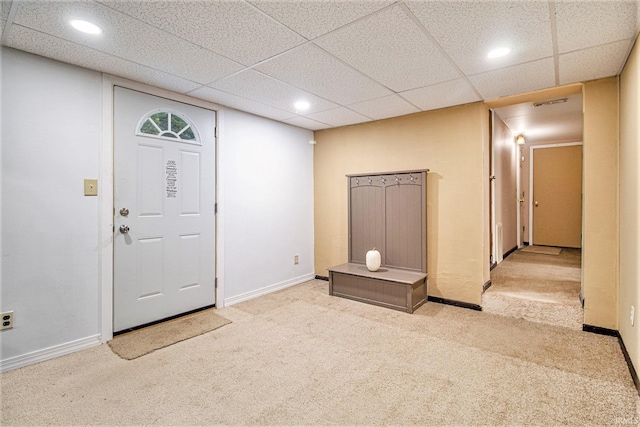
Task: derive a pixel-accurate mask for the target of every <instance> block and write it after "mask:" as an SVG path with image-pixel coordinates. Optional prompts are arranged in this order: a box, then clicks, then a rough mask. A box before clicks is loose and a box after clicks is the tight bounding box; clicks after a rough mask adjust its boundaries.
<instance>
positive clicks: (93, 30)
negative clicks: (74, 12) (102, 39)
mask: <svg viewBox="0 0 640 427" xmlns="http://www.w3.org/2000/svg"><path fill="white" fill-rule="evenodd" d="M69 23H70V24H71V26H72V27H73V28H75V29H76V30H78V31H82V32H83V33H87V34H102V28H100V27H98V26H97V25H96V24H92V23H91V22H88V21H83V20H81V19H73V20H71V21H69Z"/></svg>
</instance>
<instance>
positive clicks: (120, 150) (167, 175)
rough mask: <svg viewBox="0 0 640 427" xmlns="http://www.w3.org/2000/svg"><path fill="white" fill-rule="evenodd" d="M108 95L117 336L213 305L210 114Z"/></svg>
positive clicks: (128, 94) (120, 91) (135, 96)
mask: <svg viewBox="0 0 640 427" xmlns="http://www.w3.org/2000/svg"><path fill="white" fill-rule="evenodd" d="M114 92H115V93H114V161H115V164H114V207H115V209H114V211H115V212H114V215H115V219H114V225H115V227H114V228H115V230H114V309H113V310H114V332H118V331H122V330H124V329H128V328H131V327H135V326H140V325H143V324H146V323H151V322H154V321H157V320H161V319H165V318H167V317H171V316H174V315H177V314H181V313H185V312H188V311H191V310H194V309H198V308H202V307H206V306H210V305H213V304H215V188H216V187H215V163H216V162H215V153H216V150H215V126H216V113H215V112H214V111H210V110H206V109H203V108H200V107H195V106H192V105H187V104H183V103H179V102H176V101H171V100H168V99H164V98H159V97H156V96H152V95H147V94H144V93H141V92H136V91H133V90H129V89H124V88H120V87H115V88H114Z"/></svg>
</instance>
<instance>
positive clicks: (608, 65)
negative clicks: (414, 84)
mask: <svg viewBox="0 0 640 427" xmlns="http://www.w3.org/2000/svg"><path fill="white" fill-rule="evenodd" d="M631 43H632V40H623V41H619V42H616V43H609V44H606V45H602V46H597V47H592V48H591V49H583V50H578V51H575V52H571V53H565V54H563V55H560V56H559V58H558V62H559V68H560V71H559V74H560V84H561V85H564V84H568V83H575V82H584V81H587V80H594V79H599V78H602V77H610V76H615V75H617V74H618V72H619V71H620V69H621V68H622V65H623V64H624V63H625V60H626V58H627V53H628V52H629V47H630V44H631Z"/></svg>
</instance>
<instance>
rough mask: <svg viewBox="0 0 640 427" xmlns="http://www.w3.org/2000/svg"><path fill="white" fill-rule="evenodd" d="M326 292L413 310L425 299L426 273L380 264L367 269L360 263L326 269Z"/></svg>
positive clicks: (396, 308)
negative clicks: (377, 266) (327, 285)
mask: <svg viewBox="0 0 640 427" xmlns="http://www.w3.org/2000/svg"><path fill="white" fill-rule="evenodd" d="M329 294H330V295H335V296H339V297H343V298H349V299H352V300H356V301H361V302H365V303H368V304H374V305H378V306H382V307H387V308H392V309H395V310H400V311H405V312H407V313H413V311H414V310H415V309H417V308H418V307H420V306H421V305H422V304H424V303H425V300H426V298H427V274H426V273H423V272H420V271H412V270H403V269H398V268H390V267H381V268H380V269H379V270H378V271H369V270H368V269H367V267H366V266H365V265H363V264H357V263H346V264H340V265H338V266H335V267H331V268H329Z"/></svg>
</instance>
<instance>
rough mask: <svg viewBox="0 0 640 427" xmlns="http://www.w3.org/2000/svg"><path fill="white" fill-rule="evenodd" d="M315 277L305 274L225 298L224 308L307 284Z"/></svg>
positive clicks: (311, 274)
mask: <svg viewBox="0 0 640 427" xmlns="http://www.w3.org/2000/svg"><path fill="white" fill-rule="evenodd" d="M315 277H316V275H315V274H313V273H310V274H306V275H304V276H300V277H296V278H293V279H290V280H286V281H284V282H280V283H276V284H274V285H269V286H265V287H264V288H260V289H256V290H255V291H251V292H246V293H244V294H240V295H236V296H235V297H230V298H226V299H225V300H224V306H225V307H228V306H230V305H233V304H238V303H240V302H243V301H248V300H250V299H253V298H257V297H259V296H262V295H266V294H270V293H272V292H275V291H279V290H280V289H285V288H289V287H291V286H295V285H299V284H300V283H304V282H307V281H309V280H312V279H315Z"/></svg>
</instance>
